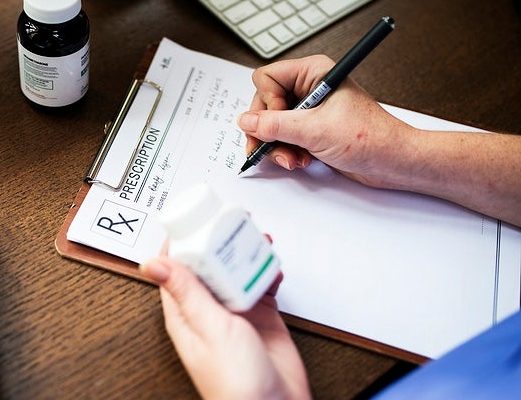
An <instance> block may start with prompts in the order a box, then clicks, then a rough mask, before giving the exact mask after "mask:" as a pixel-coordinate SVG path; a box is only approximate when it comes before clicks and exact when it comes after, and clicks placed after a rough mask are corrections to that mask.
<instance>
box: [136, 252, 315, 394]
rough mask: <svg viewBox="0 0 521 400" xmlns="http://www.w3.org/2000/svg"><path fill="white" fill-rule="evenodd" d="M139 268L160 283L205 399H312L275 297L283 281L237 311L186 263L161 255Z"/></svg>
mask: <svg viewBox="0 0 521 400" xmlns="http://www.w3.org/2000/svg"><path fill="white" fill-rule="evenodd" d="M140 269H141V271H142V272H143V273H144V274H145V275H146V276H147V277H149V278H151V279H153V280H155V281H157V282H158V283H159V284H160V285H161V287H160V292H161V300H162V304H163V313H164V316H165V324H166V330H167V332H168V334H169V336H170V338H171V339H172V342H173V343H174V346H175V348H176V349H177V352H178V354H179V356H180V358H181V360H182V362H183V364H184V366H185V367H186V369H187V370H188V373H189V374H190V376H191V378H192V380H193V382H194V384H195V386H196V387H197V389H198V391H199V393H200V394H201V395H202V396H203V398H205V399H309V398H311V395H310V390H309V385H308V382H307V377H306V372H305V369H304V365H303V363H302V360H301V358H300V356H299V354H298V351H297V348H296V347H295V344H294V343H293V341H292V340H291V336H290V334H289V332H288V329H287V328H286V326H285V324H284V322H283V321H282V318H281V317H280V315H279V312H278V310H277V302H276V300H275V298H274V297H273V296H274V293H275V291H276V288H277V286H278V283H280V280H279V282H277V284H276V285H275V286H274V288H273V290H271V291H270V292H269V293H267V294H266V295H264V297H263V298H262V300H261V301H259V303H258V304H257V305H255V306H254V307H253V308H252V309H251V310H250V311H248V312H246V313H243V314H233V313H232V312H230V311H228V310H227V309H226V308H224V307H223V306H222V305H221V304H220V303H219V302H218V301H217V300H216V299H215V298H214V297H213V296H212V294H211V293H210V292H209V291H208V289H207V288H206V287H205V286H204V285H203V283H202V282H201V281H199V279H198V278H197V277H196V276H195V275H194V274H193V273H192V272H191V271H190V270H189V269H188V268H187V267H186V266H184V265H181V264H179V263H175V262H174V261H172V260H170V259H169V258H167V257H159V258H157V259H153V260H151V261H149V262H147V263H145V264H143V265H141V266H140Z"/></svg>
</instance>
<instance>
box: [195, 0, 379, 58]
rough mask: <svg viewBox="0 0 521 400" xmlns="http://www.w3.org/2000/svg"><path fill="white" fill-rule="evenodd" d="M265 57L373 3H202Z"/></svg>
mask: <svg viewBox="0 0 521 400" xmlns="http://www.w3.org/2000/svg"><path fill="white" fill-rule="evenodd" d="M199 1H200V2H201V3H203V4H204V5H205V6H207V7H208V8H209V9H210V11H212V12H213V13H214V14H215V15H216V16H217V17H218V18H219V19H220V20H221V21H223V22H224V23H225V24H226V25H227V26H228V27H229V28H231V29H232V30H233V31H234V32H235V33H236V34H237V35H239V36H240V37H241V39H242V40H244V41H245V42H246V43H247V44H248V45H249V46H250V47H251V48H252V49H253V50H255V51H256V52H257V53H258V54H259V55H260V56H261V57H264V58H271V57H273V56H275V55H277V54H279V53H280V52H282V51H284V50H286V49H288V48H289V47H291V46H293V45H295V44H297V43H299V42H300V41H302V40H303V39H305V38H307V37H308V36H310V35H312V34H314V33H316V32H318V31H319V30H320V29H323V28H325V27H326V26H328V25H330V24H331V23H333V22H334V21H336V20H338V19H340V18H342V17H343V16H345V15H346V14H348V13H350V12H352V11H354V10H355V9H357V8H359V7H360V6H362V5H364V4H365V3H368V2H369V1H371V0H199Z"/></svg>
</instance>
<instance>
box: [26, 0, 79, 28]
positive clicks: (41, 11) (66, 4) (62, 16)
mask: <svg viewBox="0 0 521 400" xmlns="http://www.w3.org/2000/svg"><path fill="white" fill-rule="evenodd" d="M24 11H25V13H26V14H27V16H28V17H29V18H31V19H34V20H35V21H38V22H42V23H44V24H61V23H63V22H67V21H69V20H71V19H73V18H74V17H76V16H77V15H78V14H79V13H80V11H81V0H24Z"/></svg>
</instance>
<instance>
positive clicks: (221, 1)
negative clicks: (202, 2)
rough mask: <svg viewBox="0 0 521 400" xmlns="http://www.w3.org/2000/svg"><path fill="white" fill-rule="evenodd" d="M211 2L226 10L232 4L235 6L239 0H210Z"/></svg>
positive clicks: (220, 9) (219, 8) (216, 6)
mask: <svg viewBox="0 0 521 400" xmlns="http://www.w3.org/2000/svg"><path fill="white" fill-rule="evenodd" d="M208 1H209V3H210V4H211V5H212V6H214V7H215V8H217V9H218V10H219V11H222V10H224V9H225V8H228V7H230V6H233V5H234V4H235V3H238V2H239V0H208Z"/></svg>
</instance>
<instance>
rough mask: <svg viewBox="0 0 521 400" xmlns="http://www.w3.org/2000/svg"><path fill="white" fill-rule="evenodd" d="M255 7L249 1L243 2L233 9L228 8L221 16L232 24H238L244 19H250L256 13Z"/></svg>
mask: <svg viewBox="0 0 521 400" xmlns="http://www.w3.org/2000/svg"><path fill="white" fill-rule="evenodd" d="M257 11H258V10H257V7H255V6H254V5H253V4H252V3H251V2H250V1H243V2H241V3H239V4H237V5H235V6H233V7H230V8H228V9H227V10H226V11H225V12H224V13H223V14H224V16H225V17H226V18H228V19H229V20H230V22H232V23H233V24H238V23H239V22H241V21H244V20H245V19H246V18H248V17H251V16H252V15H253V14H255V13H256V12H257Z"/></svg>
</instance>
